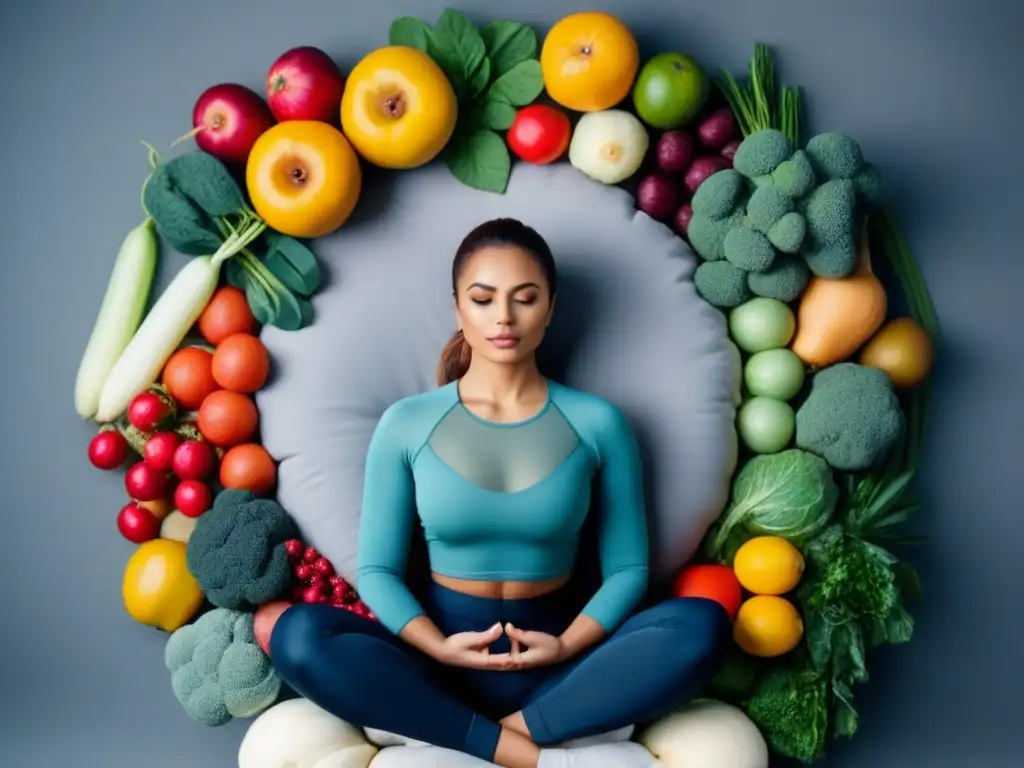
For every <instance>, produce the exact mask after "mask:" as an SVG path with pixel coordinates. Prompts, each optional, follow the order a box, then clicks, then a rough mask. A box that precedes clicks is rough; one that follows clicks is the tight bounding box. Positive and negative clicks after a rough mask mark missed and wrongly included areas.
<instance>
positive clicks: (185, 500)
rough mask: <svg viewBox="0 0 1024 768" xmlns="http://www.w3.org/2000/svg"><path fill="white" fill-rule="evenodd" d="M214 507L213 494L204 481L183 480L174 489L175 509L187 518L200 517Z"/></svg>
mask: <svg viewBox="0 0 1024 768" xmlns="http://www.w3.org/2000/svg"><path fill="white" fill-rule="evenodd" d="M211 506H213V492H212V491H211V490H210V486H208V485H207V484H206V483H204V482H203V481H202V480H182V481H181V482H180V483H178V487H177V488H175V489H174V508H175V509H176V510H178V511H179V512H181V514H183V515H184V516H185V517H199V516H200V515H201V514H203V512H205V511H206V510H208V509H209V508H210V507H211Z"/></svg>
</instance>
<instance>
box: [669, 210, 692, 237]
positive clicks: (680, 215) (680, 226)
mask: <svg viewBox="0 0 1024 768" xmlns="http://www.w3.org/2000/svg"><path fill="white" fill-rule="evenodd" d="M692 218H693V208H692V207H691V205H690V204H689V203H683V204H682V205H681V206H680V208H679V210H678V211H676V216H675V219H673V221H672V225H673V226H674V227H675V230H676V232H678V233H679V234H680V235H682V236H683V237H686V231H687V230H688V229H689V228H690V219H692Z"/></svg>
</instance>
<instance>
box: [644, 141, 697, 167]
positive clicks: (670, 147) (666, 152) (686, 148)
mask: <svg viewBox="0 0 1024 768" xmlns="http://www.w3.org/2000/svg"><path fill="white" fill-rule="evenodd" d="M693 147H694V142H693V136H691V135H690V134H689V133H687V132H686V131H665V133H663V134H661V137H660V138H659V139H658V143H657V144H656V145H655V146H654V156H655V158H656V161H657V164H658V168H659V169H661V170H662V171H665V172H666V173H682V172H683V171H684V170H685V169H686V166H687V165H689V164H690V161H691V160H692V159H693Z"/></svg>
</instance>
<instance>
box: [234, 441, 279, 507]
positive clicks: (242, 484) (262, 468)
mask: <svg viewBox="0 0 1024 768" xmlns="http://www.w3.org/2000/svg"><path fill="white" fill-rule="evenodd" d="M276 482H277V465H276V464H275V463H274V459H273V458H272V457H271V455H270V454H269V453H268V452H267V449H266V448H264V447H263V446H262V445H260V444H259V443H242V444H240V445H235V446H232V447H231V448H228V449H227V450H226V451H225V452H224V456H222V457H221V460H220V484H221V485H223V486H224V487H225V488H234V489H240V490H245V491H252V492H253V493H255V494H256V495H257V496H264V495H266V494H267V493H270V491H271V490H273V488H274V484H275V483H276Z"/></svg>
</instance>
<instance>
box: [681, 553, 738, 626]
mask: <svg viewBox="0 0 1024 768" xmlns="http://www.w3.org/2000/svg"><path fill="white" fill-rule="evenodd" d="M672 594H674V595H675V596H676V597H706V598H709V599H711V600H714V601H715V602H717V603H719V604H720V605H721V606H722V607H723V608H725V610H726V612H727V613H728V614H729V618H730V619H735V618H736V614H737V613H738V612H739V610H740V603H742V602H743V587H741V586H740V580H739V579H737V578H736V574H735V573H733V570H732V568H730V567H729V566H727V565H714V564H707V565H690V566H687V567H686V568H684V569H683V570H682V571H680V572H679V575H678V576H676V580H675V584H674V585H673V590H672Z"/></svg>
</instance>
